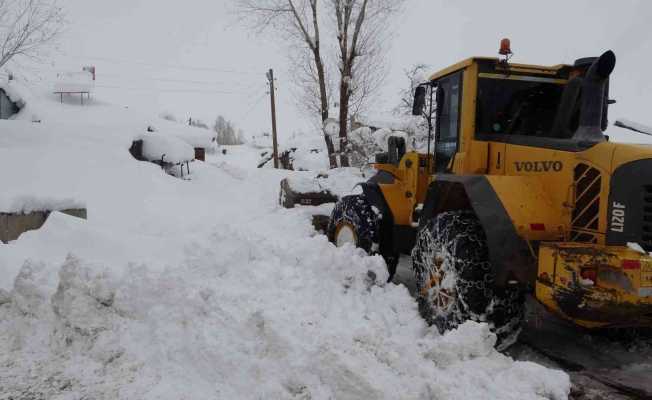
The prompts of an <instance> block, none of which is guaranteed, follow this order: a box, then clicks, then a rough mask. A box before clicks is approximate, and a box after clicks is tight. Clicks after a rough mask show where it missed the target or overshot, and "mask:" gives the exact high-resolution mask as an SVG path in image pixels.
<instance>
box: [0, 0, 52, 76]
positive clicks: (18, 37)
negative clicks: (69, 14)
mask: <svg viewBox="0 0 652 400" xmlns="http://www.w3.org/2000/svg"><path fill="white" fill-rule="evenodd" d="M63 23H64V18H63V11H62V9H61V8H60V7H59V6H58V5H57V3H56V0H0V46H1V47H0V67H2V66H3V65H5V64H7V62H9V61H10V60H11V59H13V58H14V57H18V56H26V57H35V56H37V54H38V51H39V50H41V49H42V48H43V47H44V46H45V45H47V44H49V43H51V42H53V41H54V40H55V39H56V38H57V36H58V35H59V34H60V33H61V31H62V28H63Z"/></svg>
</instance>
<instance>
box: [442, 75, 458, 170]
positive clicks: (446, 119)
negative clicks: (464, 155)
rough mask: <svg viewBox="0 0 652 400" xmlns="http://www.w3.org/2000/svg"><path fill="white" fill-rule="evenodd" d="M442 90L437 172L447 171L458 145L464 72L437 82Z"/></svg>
mask: <svg viewBox="0 0 652 400" xmlns="http://www.w3.org/2000/svg"><path fill="white" fill-rule="evenodd" d="M436 84H437V85H438V86H439V88H440V89H441V91H442V94H443V96H441V99H442V100H440V102H441V103H442V104H437V107H441V113H440V114H439V121H437V137H436V140H435V152H436V154H435V158H436V160H435V163H436V168H437V172H447V167H448V164H449V163H450V161H451V159H452V158H453V157H454V156H455V153H456V152H457V147H458V137H459V125H460V100H461V97H462V72H457V73H455V74H452V75H449V76H447V77H445V78H442V79H440V80H439V81H438V82H437V83H436Z"/></svg>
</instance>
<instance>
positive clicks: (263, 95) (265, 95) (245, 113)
mask: <svg viewBox="0 0 652 400" xmlns="http://www.w3.org/2000/svg"><path fill="white" fill-rule="evenodd" d="M266 97H267V93H266V92H264V93H263V94H261V95H260V97H258V99H256V101H255V102H254V103H252V105H251V107H249V108H248V109H247V111H245V112H244V113H242V116H240V118H238V119H242V118H244V117H246V116H247V114H249V113H250V112H251V111H253V109H254V108H256V106H258V105H260V103H261V102H262V101H263V100H265V98H266Z"/></svg>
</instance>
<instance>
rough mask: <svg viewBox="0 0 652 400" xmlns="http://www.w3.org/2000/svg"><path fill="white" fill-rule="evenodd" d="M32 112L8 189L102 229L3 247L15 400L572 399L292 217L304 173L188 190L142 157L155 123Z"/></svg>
mask: <svg viewBox="0 0 652 400" xmlns="http://www.w3.org/2000/svg"><path fill="white" fill-rule="evenodd" d="M29 107H30V108H31V110H32V111H33V112H35V113H38V114H39V115H40V116H41V117H42V123H41V125H36V124H31V123H26V122H16V121H8V122H3V124H11V123H15V125H3V128H6V129H1V130H0V132H2V133H0V181H2V182H13V183H12V184H15V185H18V186H17V187H16V188H14V194H16V193H18V192H21V193H25V194H27V195H29V194H43V195H46V194H48V195H52V196H55V195H56V196H72V197H73V198H75V199H81V200H84V201H85V202H86V203H87V206H88V209H89V219H88V221H83V220H78V219H75V218H72V217H68V216H66V215H63V214H60V213H54V214H53V215H52V216H51V217H50V219H49V220H48V221H47V222H46V224H45V226H44V227H43V228H42V229H41V230H39V231H34V232H28V233H26V234H24V235H23V236H21V238H20V239H19V240H17V241H15V242H13V243H10V244H8V245H0V271H1V272H2V273H1V274H0V288H2V291H0V399H9V398H51V399H80V398H93V399H116V398H117V399H180V398H192V399H215V398H237V399H260V398H272V399H308V398H312V399H329V398H337V399H371V398H373V399H383V398H385V399H397V398H403V399H422V398H438V399H461V398H465V399H473V398H475V399H488V398H495V399H519V400H520V399H543V398H551V399H563V398H565V397H566V396H567V394H568V391H569V386H570V383H569V379H568V376H567V375H566V374H565V373H563V372H558V371H553V370H550V369H546V368H544V367H542V366H539V365H536V364H532V363H522V362H514V361H513V360H511V359H510V358H507V357H505V356H503V355H501V354H499V353H497V352H496V351H495V350H493V346H492V345H493V341H494V340H495V338H494V337H493V335H492V334H491V333H490V332H489V331H488V329H487V327H486V326H485V325H481V324H475V323H469V324H466V325H464V326H462V327H460V329H458V330H457V331H455V332H452V333H450V334H448V335H446V336H440V335H439V334H437V333H436V332H435V331H434V330H433V329H430V328H428V327H427V326H426V325H425V324H424V322H423V320H422V319H421V318H420V317H419V315H418V313H417V309H416V303H415V302H414V300H413V299H412V298H411V297H410V295H409V293H408V291H407V289H406V288H405V287H403V286H396V285H393V284H389V285H386V284H384V281H385V280H386V278H387V275H386V270H385V265H384V262H383V261H382V259H381V258H380V257H368V256H365V255H364V254H363V253H362V252H361V251H360V250H357V249H354V248H351V247H347V248H341V249H337V248H335V247H333V246H332V245H331V244H330V243H328V242H327V240H326V238H325V237H323V236H320V235H317V234H316V233H315V232H314V230H313V229H312V226H311V223H310V222H311V221H310V212H309V211H308V210H306V209H305V208H299V209H294V210H285V209H281V208H280V207H279V206H278V205H277V204H276V202H277V196H278V188H279V181H280V180H281V179H282V178H284V177H286V176H288V174H292V173H291V172H287V171H275V170H256V169H253V170H252V169H250V168H249V167H250V165H248V164H247V165H246V166H245V165H240V164H238V162H239V160H242V159H245V157H243V158H240V157H233V158H227V159H225V160H223V161H220V162H219V167H217V166H215V165H211V164H206V163H201V162H198V163H194V164H195V165H193V166H192V167H191V175H190V178H191V180H190V181H182V180H179V179H175V178H173V177H170V176H167V175H165V174H164V173H163V172H162V171H161V170H160V168H158V167H157V166H155V165H152V164H150V163H145V162H138V161H136V160H134V159H132V158H131V157H130V155H129V153H128V151H127V150H128V148H129V145H130V143H131V140H132V138H133V137H134V135H135V134H138V133H139V132H141V130H142V129H144V128H143V127H144V126H147V123H148V120H147V119H146V118H142V117H141V116H138V115H135V114H133V113H130V112H126V111H125V110H121V109H114V108H112V107H110V106H108V105H101V104H97V105H95V106H93V107H87V108H84V109H82V108H80V107H77V108H72V106H70V105H65V104H64V105H57V104H56V103H52V104H47V103H45V102H44V103H43V104H42V105H41V107H42V109H38V108H37V107H35V106H34V104H33V103H31V104H30V105H29ZM66 118H68V120H66ZM7 132H8V133H7ZM239 150H240V151H244V149H239ZM20 155H24V156H25V157H21V156H20ZM28 155H29V157H27V156H28ZM13 163H18V164H19V165H18V166H19V168H16V167H15V166H14V165H13Z"/></svg>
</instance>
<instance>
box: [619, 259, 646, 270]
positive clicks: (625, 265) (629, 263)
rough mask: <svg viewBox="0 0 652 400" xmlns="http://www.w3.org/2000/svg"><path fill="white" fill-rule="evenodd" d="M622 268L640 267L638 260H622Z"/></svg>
mask: <svg viewBox="0 0 652 400" xmlns="http://www.w3.org/2000/svg"><path fill="white" fill-rule="evenodd" d="M622 267H623V269H641V261H640V260H623V263H622Z"/></svg>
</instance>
